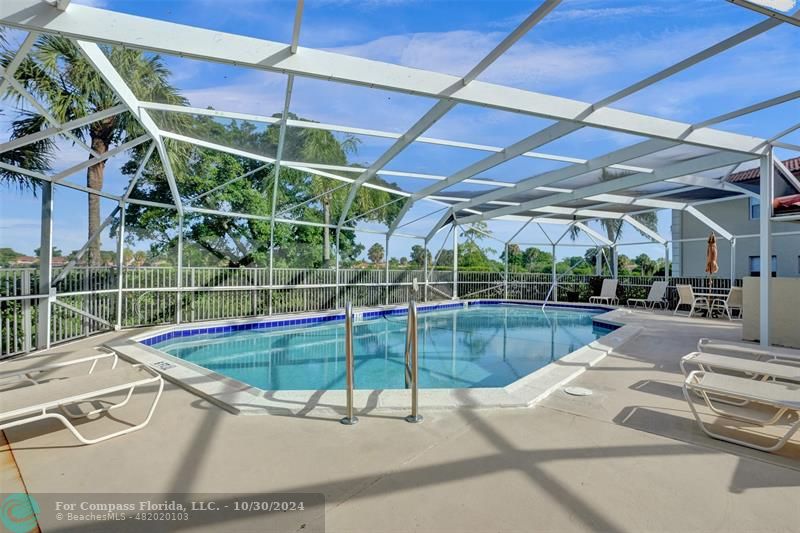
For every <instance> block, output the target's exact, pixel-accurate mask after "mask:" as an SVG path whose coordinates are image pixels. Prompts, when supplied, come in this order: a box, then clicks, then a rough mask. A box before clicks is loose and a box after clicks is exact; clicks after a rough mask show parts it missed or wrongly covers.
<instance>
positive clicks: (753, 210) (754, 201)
mask: <svg viewBox="0 0 800 533" xmlns="http://www.w3.org/2000/svg"><path fill="white" fill-rule="evenodd" d="M749 200H750V220H758V219H759V218H761V200H760V199H759V198H753V197H752V196H750V197H749Z"/></svg>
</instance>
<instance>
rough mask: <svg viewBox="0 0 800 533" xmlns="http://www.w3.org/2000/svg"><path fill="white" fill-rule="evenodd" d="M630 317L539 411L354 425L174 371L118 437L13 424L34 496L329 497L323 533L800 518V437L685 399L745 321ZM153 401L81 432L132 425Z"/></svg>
mask: <svg viewBox="0 0 800 533" xmlns="http://www.w3.org/2000/svg"><path fill="white" fill-rule="evenodd" d="M624 320H625V322H626V323H628V324H632V325H637V326H641V327H642V331H641V332H640V333H639V334H638V335H637V336H635V337H634V338H632V339H630V340H628V341H627V342H626V343H625V344H623V345H621V346H620V347H618V348H616V349H615V350H614V351H613V352H612V353H611V354H609V355H607V356H606V357H605V358H603V359H602V360H601V361H599V362H597V363H596V364H595V365H594V366H593V367H591V368H587V369H586V370H585V371H584V372H583V373H582V374H581V375H580V376H578V377H577V378H575V379H574V380H573V381H572V382H571V384H573V385H578V386H582V387H587V388H589V389H592V390H593V391H594V394H593V395H591V396H586V397H572V396H568V395H566V394H565V393H563V391H561V390H557V391H555V392H554V393H553V394H551V395H550V396H549V397H547V398H545V399H544V400H542V401H540V402H539V403H538V404H536V406H534V407H531V408H506V409H484V410H474V409H460V410H436V411H430V412H425V411H423V414H424V415H425V421H424V423H422V424H416V425H414V424H407V423H405V422H404V421H403V420H402V418H401V416H402V414H400V413H397V414H394V413H389V414H386V413H382V412H379V411H378V410H375V411H373V412H372V413H370V412H367V413H360V414H359V416H360V417H361V423H360V424H358V425H356V426H343V425H341V424H339V423H338V416H336V415H331V416H321V415H320V413H315V412H314V411H311V410H310V411H308V412H301V413H300V416H296V415H293V416H260V417H253V416H248V417H243V416H235V415H232V414H230V413H228V412H226V411H224V410H222V409H220V408H219V407H217V406H215V405H213V404H211V403H209V402H208V401H206V400H204V399H201V398H199V397H197V396H195V395H193V394H191V393H189V392H187V391H185V390H183V389H181V388H178V387H176V386H174V385H171V384H170V385H168V386H167V387H166V389H165V392H164V396H163V398H162V400H161V403H160V405H159V408H158V410H157V411H156V413H155V415H154V417H153V420H152V422H151V423H150V425H149V426H148V427H146V428H145V429H143V430H141V431H138V432H134V433H131V434H129V435H127V436H124V437H120V438H117V439H112V440H110V441H107V442H104V443H100V444H96V445H93V446H79V445H78V443H77V442H76V441H75V440H74V439H73V438H72V435H71V434H70V433H69V432H68V431H66V430H65V429H63V428H61V427H60V426H59V425H58V424H57V423H50V422H42V423H40V424H39V425H35V426H33V425H31V426H28V427H22V428H15V429H13V430H8V431H6V435H7V437H8V440H9V441H10V442H11V448H12V450H13V458H14V459H15V460H16V464H17V465H18V468H19V472H20V474H21V481H22V482H23V483H24V487H25V488H26V489H27V490H28V491H29V492H30V493H33V494H35V493H37V492H61V491H63V492H104V493H115V492H119V493H124V492H142V493H156V494H160V493H167V492H229V493H232V494H265V493H273V492H322V493H324V494H325V497H326V500H327V503H326V525H327V531H364V532H382V531H386V532H390V531H391V532H394V531H398V532H399V531H454V532H455V531H475V532H478V531H588V530H593V531H598V530H601V531H676V532H685V531H797V528H798V524H800V508H798V506H797V502H798V501H800V439H799V438H798V436H795V437H793V439H792V440H791V441H790V442H789V443H788V444H787V446H786V447H785V448H784V449H783V450H782V451H781V452H780V453H779V454H767V453H763V452H758V451H755V450H750V449H747V448H742V447H739V446H735V445H733V444H727V443H723V442H719V441H715V440H711V439H709V438H707V437H706V436H705V435H703V434H702V433H701V432H700V430H699V428H697V426H696V425H695V424H694V421H693V420H692V419H691V415H690V413H689V409H688V406H687V405H686V403H685V401H684V400H683V398H682V396H681V392H680V383H681V382H682V378H681V374H680V371H679V368H678V360H679V358H680V356H682V355H684V354H686V353H687V352H689V351H692V350H693V349H694V347H695V345H696V343H697V340H698V339H699V338H700V337H715V338H723V339H737V338H739V336H740V331H741V326H740V324H739V323H737V322H728V321H723V320H706V319H698V318H693V319H687V318H684V317H672V316H671V315H667V314H660V313H650V312H634V313H631V314H629V315H627V316H626V317H625V319H624ZM128 334H129V333H128ZM124 335H126V333H125V332H117V333H110V334H107V335H104V336H99V337H94V338H90V339H86V340H84V341H81V342H78V343H73V344H71V345H69V346H62V347H58V348H55V349H53V350H52V351H53V352H54V353H57V352H58V353H60V352H65V351H76V352H77V351H79V350H81V349H85V348H87V347H90V346H96V345H100V344H102V343H104V342H107V341H109V340H111V339H113V338H115V337H119V336H124ZM421 394H422V395H424V391H421ZM148 401H149V396H147V395H146V394H144V393H143V394H137V395H136V397H135V398H134V400H132V401H131V402H132V403H131V405H129V406H126V407H125V408H123V409H120V410H119V411H117V412H115V416H114V419H112V418H103V419H100V420H97V421H92V422H89V423H87V424H84V425H83V426H82V430H85V431H86V432H87V433H88V434H90V435H93V434H95V433H93V432H94V431H96V432H97V433H100V432H102V431H104V430H106V429H109V428H110V427H111V426H112V425H115V426H116V425H119V424H120V423H121V421H124V420H126V418H127V417H130V419H131V420H136V419H137V417H138V416H140V414H141V409H142V407H143V406H145V405H146V404H147V402H148ZM115 419H116V420H115ZM54 428H55V430H53V429H54ZM5 472H6V470H5V469H4V470H3V478H2V480H3V486H4V487H10V486H12V483H13V480H11V479H10V476H9V475H7V474H6V473H5ZM41 526H42V530H43V531H45V532H46V531H48V530H51V526H52V524H46V523H44V524H41ZM299 527H300V524H298V528H299ZM221 529H224V525H222V524H214V525H210V526H209V529H208V530H209V531H219V530H221Z"/></svg>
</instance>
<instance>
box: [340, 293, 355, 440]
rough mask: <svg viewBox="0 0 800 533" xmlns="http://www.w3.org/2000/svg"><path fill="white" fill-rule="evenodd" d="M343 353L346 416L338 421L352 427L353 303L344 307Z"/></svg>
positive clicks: (348, 303)
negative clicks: (345, 380)
mask: <svg viewBox="0 0 800 533" xmlns="http://www.w3.org/2000/svg"><path fill="white" fill-rule="evenodd" d="M344 353H345V366H346V367H347V368H346V373H347V415H346V416H345V417H344V418H342V419H341V420H339V422H341V423H342V424H345V425H348V426H352V425H353V424H356V423H358V418H357V417H356V416H355V415H354V414H353V389H354V388H355V382H354V379H353V378H354V375H353V374H354V370H355V365H354V361H353V303H352V302H347V303H346V304H345V306H344Z"/></svg>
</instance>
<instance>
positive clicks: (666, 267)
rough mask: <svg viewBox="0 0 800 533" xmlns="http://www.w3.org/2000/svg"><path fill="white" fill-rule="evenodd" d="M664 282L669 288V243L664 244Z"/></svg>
mask: <svg viewBox="0 0 800 533" xmlns="http://www.w3.org/2000/svg"><path fill="white" fill-rule="evenodd" d="M664 281H666V282H667V286H669V243H668V242H665V243H664Z"/></svg>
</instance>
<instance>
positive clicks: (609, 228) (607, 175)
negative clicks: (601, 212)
mask: <svg viewBox="0 0 800 533" xmlns="http://www.w3.org/2000/svg"><path fill="white" fill-rule="evenodd" d="M601 172H602V173H601V174H600V181H611V180H615V179H617V178H623V177H625V176H628V175H630V174H634V172H631V171H625V170H611V169H609V168H604V169H602V171H601ZM632 217H633V218H635V219H636V220H637V221H638V222H641V223H642V224H644V225H645V226H646V227H648V228H649V229H651V230H653V231H657V228H658V215H657V214H656V212H655V211H649V212H647V213H639V214H638V215H632ZM600 225H601V226H602V227H603V230H604V231H605V232H606V236H607V237H608V240H609V241H611V242H614V241H616V240H617V239H618V238H619V237H620V236H621V235H622V228H623V225H622V220H621V219H618V218H601V219H600ZM637 231H638V230H637ZM639 233H641V232H639ZM578 235H580V230H579V229H578V228H576V227H575V226H572V228H570V238H571V239H572V240H573V241H574V240H575V239H577V238H578ZM642 235H644V236H645V237H647V235H645V234H644V233H642Z"/></svg>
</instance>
